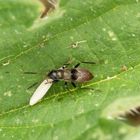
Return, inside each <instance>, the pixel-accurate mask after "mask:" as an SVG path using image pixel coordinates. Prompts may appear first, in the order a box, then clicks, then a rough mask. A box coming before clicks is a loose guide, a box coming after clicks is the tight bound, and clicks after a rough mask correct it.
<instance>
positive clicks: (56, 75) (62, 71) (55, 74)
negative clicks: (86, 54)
mask: <svg viewBox="0 0 140 140" xmlns="http://www.w3.org/2000/svg"><path fill="white" fill-rule="evenodd" d="M86 63H88V62H86ZM79 65H80V63H78V64H77V65H76V66H75V67H74V68H71V69H70V68H67V67H66V66H63V67H61V68H59V69H56V70H52V71H51V72H49V73H48V75H47V77H46V79H45V80H44V81H43V82H42V83H41V84H40V85H39V86H38V88H37V89H36V90H35V92H34V94H33V95H32V97H31V99H30V103H29V104H30V105H34V104H36V103H37V102H38V101H39V100H41V99H42V98H43V96H44V95H45V94H46V93H47V91H48V90H49V88H50V87H51V86H52V84H53V83H56V82H58V81H64V82H65V85H67V83H68V82H70V83H71V84H72V85H73V86H74V87H76V84H75V83H84V82H87V81H89V80H91V79H92V78H93V75H92V73H91V72H89V71H88V70H87V69H84V68H79Z"/></svg>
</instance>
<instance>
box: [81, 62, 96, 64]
mask: <svg viewBox="0 0 140 140" xmlns="http://www.w3.org/2000/svg"><path fill="white" fill-rule="evenodd" d="M81 63H86V64H96V63H95V62H88V61H82V62H81Z"/></svg>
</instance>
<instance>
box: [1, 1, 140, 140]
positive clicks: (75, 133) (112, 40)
mask: <svg viewBox="0 0 140 140" xmlns="http://www.w3.org/2000/svg"><path fill="white" fill-rule="evenodd" d="M42 8H43V6H42V5H41V4H40V3H39V2H38V1H34V0H30V1H28V0H20V1H17V0H12V1H11V0H6V1H3V0H0V139H1V140H11V139H13V140H19V139H23V140H25V139H26V140H32V139H40V140H46V139H47V140H74V139H75V140H81V139H83V140H90V139H92V140H97V139H98V140H109V139H111V140H134V139H135V140H136V139H138V138H139V137H140V134H139V131H140V129H139V128H138V127H137V128H136V127H133V126H130V125H128V124H125V123H123V122H120V121H119V120H117V119H115V118H116V117H118V115H120V112H124V111H127V110H129V109H130V108H131V107H136V106H139V105H140V103H139V99H140V93H139V91H140V76H139V75H140V2H139V0H125V1H124V0H86V1H80V0H69V1H67V0H60V1H59V6H58V7H57V8H56V10H55V11H54V12H52V13H50V14H49V15H48V18H44V19H39V15H40V13H41V12H40V11H41V10H42ZM78 42H79V43H78ZM75 43H78V44H77V46H74V47H73V45H74V44H75ZM80 61H92V62H96V65H88V64H81V67H83V68H87V69H89V70H90V71H91V72H92V73H94V76H95V77H94V79H93V80H92V81H90V82H88V83H86V84H82V88H80V87H77V88H76V89H73V87H72V86H70V87H69V88H70V91H67V90H66V89H65V88H64V86H63V82H59V83H57V84H54V85H53V87H52V88H51V89H50V90H49V92H48V94H47V95H46V96H45V97H44V98H43V100H42V101H41V102H39V103H38V104H36V105H35V106H32V107H31V106H29V100H30V97H31V96H32V94H33V92H34V90H35V88H36V87H33V88H32V89H27V88H28V87H29V86H31V85H32V84H33V83H35V82H41V81H42V80H43V79H44V78H45V75H46V73H48V72H49V71H50V70H52V69H55V68H59V67H61V66H62V65H63V64H64V63H67V62H71V65H70V67H72V66H73V65H75V64H77V63H78V62H80ZM24 71H32V72H38V73H39V74H37V75H27V74H26V75H25V74H23V72H24ZM93 89H94V90H93Z"/></svg>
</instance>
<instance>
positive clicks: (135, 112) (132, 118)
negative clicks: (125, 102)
mask: <svg viewBox="0 0 140 140" xmlns="http://www.w3.org/2000/svg"><path fill="white" fill-rule="evenodd" d="M119 119H120V120H122V121H125V122H127V123H129V124H131V125H133V126H139V125H140V106H137V107H135V108H132V109H129V110H128V111H126V112H125V113H124V114H120V115H119Z"/></svg>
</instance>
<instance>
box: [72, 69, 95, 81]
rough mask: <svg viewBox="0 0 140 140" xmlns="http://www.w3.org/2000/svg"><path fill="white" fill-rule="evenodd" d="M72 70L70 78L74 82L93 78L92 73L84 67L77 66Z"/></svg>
mask: <svg viewBox="0 0 140 140" xmlns="http://www.w3.org/2000/svg"><path fill="white" fill-rule="evenodd" d="M72 72H73V73H72V80H73V81H75V82H79V83H83V82H86V81H89V80H91V79H92V78H93V75H92V73H90V72H89V71H88V70H86V69H81V68H77V69H73V70H72Z"/></svg>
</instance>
